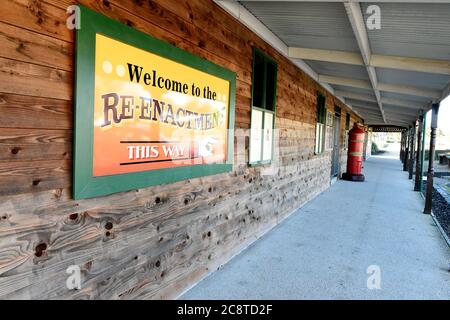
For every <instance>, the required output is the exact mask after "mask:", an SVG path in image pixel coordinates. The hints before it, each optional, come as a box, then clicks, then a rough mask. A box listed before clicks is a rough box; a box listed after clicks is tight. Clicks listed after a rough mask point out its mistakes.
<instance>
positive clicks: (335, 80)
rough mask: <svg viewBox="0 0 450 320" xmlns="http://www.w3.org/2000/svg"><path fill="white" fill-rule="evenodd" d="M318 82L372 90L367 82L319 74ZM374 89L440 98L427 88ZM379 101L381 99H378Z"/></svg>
mask: <svg viewBox="0 0 450 320" xmlns="http://www.w3.org/2000/svg"><path fill="white" fill-rule="evenodd" d="M319 80H320V81H323V82H326V83H329V84H337V85H341V86H347V87H355V88H361V89H372V86H371V83H370V82H369V81H367V80H358V79H352V78H344V77H334V76H328V75H323V74H319ZM376 89H377V90H378V91H387V92H395V93H401V94H406V95H412V96H417V97H427V98H433V99H439V98H440V97H441V96H442V93H441V92H440V91H439V90H434V89H427V88H419V87H413V86H406V85H399V84H391V83H378V85H377V87H376ZM380 100H381V98H380Z"/></svg>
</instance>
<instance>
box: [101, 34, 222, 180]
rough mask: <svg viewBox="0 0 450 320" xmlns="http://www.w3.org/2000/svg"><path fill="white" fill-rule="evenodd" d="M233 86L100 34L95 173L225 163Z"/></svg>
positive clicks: (103, 173) (103, 174)
mask: <svg viewBox="0 0 450 320" xmlns="http://www.w3.org/2000/svg"><path fill="white" fill-rule="evenodd" d="M229 92H230V83H229V81H227V80H224V79H222V78H219V77H216V76H214V75H211V74H208V73H205V72H203V71H200V70H197V69H194V68H191V67H189V66H186V65H184V64H181V63H178V62H175V61H173V60H170V59H167V58H164V57H161V56H159V55H156V54H153V53H151V52H148V51H145V50H141V49H138V48H135V47H133V46H130V45H128V44H125V43H122V42H120V41H117V40H114V39H111V38H108V37H106V36H103V35H100V34H97V35H96V52H95V97H94V139H93V155H94V157H93V175H94V176H107V175H114V174H121V173H129V172H140V171H148V170H156V169H162V168H172V167H177V166H190V165H195V164H209V163H224V162H225V161H226V159H227V133H228V132H227V128H228V123H227V122H228V113H229V99H230V97H229Z"/></svg>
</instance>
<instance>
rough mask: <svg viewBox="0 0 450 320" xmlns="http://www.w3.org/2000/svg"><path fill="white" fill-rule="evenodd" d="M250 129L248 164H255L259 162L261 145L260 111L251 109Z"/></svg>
mask: <svg viewBox="0 0 450 320" xmlns="http://www.w3.org/2000/svg"><path fill="white" fill-rule="evenodd" d="M251 121H252V122H251V129H250V156H249V158H250V159H249V162H250V163H255V162H258V161H261V145H262V141H261V139H262V129H263V128H262V122H263V113H262V111H259V110H256V109H253V110H252V120H251Z"/></svg>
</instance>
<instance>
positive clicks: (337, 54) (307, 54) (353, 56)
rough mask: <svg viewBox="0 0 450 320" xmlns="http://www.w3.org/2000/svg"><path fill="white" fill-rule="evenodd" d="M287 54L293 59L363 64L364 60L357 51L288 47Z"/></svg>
mask: <svg viewBox="0 0 450 320" xmlns="http://www.w3.org/2000/svg"><path fill="white" fill-rule="evenodd" d="M288 54H289V57H290V58H293V59H304V60H315V61H325V62H335V63H345V64H353V65H357V66H364V61H363V59H362V57H361V54H360V53H359V52H350V51H337V50H323V49H310V48H299V47H289V48H288Z"/></svg>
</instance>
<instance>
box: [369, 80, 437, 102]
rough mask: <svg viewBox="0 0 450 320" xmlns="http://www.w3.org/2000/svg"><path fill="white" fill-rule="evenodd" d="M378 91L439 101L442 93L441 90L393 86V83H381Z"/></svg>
mask: <svg viewBox="0 0 450 320" xmlns="http://www.w3.org/2000/svg"><path fill="white" fill-rule="evenodd" d="M378 90H380V91H387V92H395V93H401V94H407V95H411V96H417V97H428V98H433V99H439V98H440V97H441V92H440V91H439V90H433V89H427V88H419V87H413V86H405V85H399V84H391V83H379V84H378Z"/></svg>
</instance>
